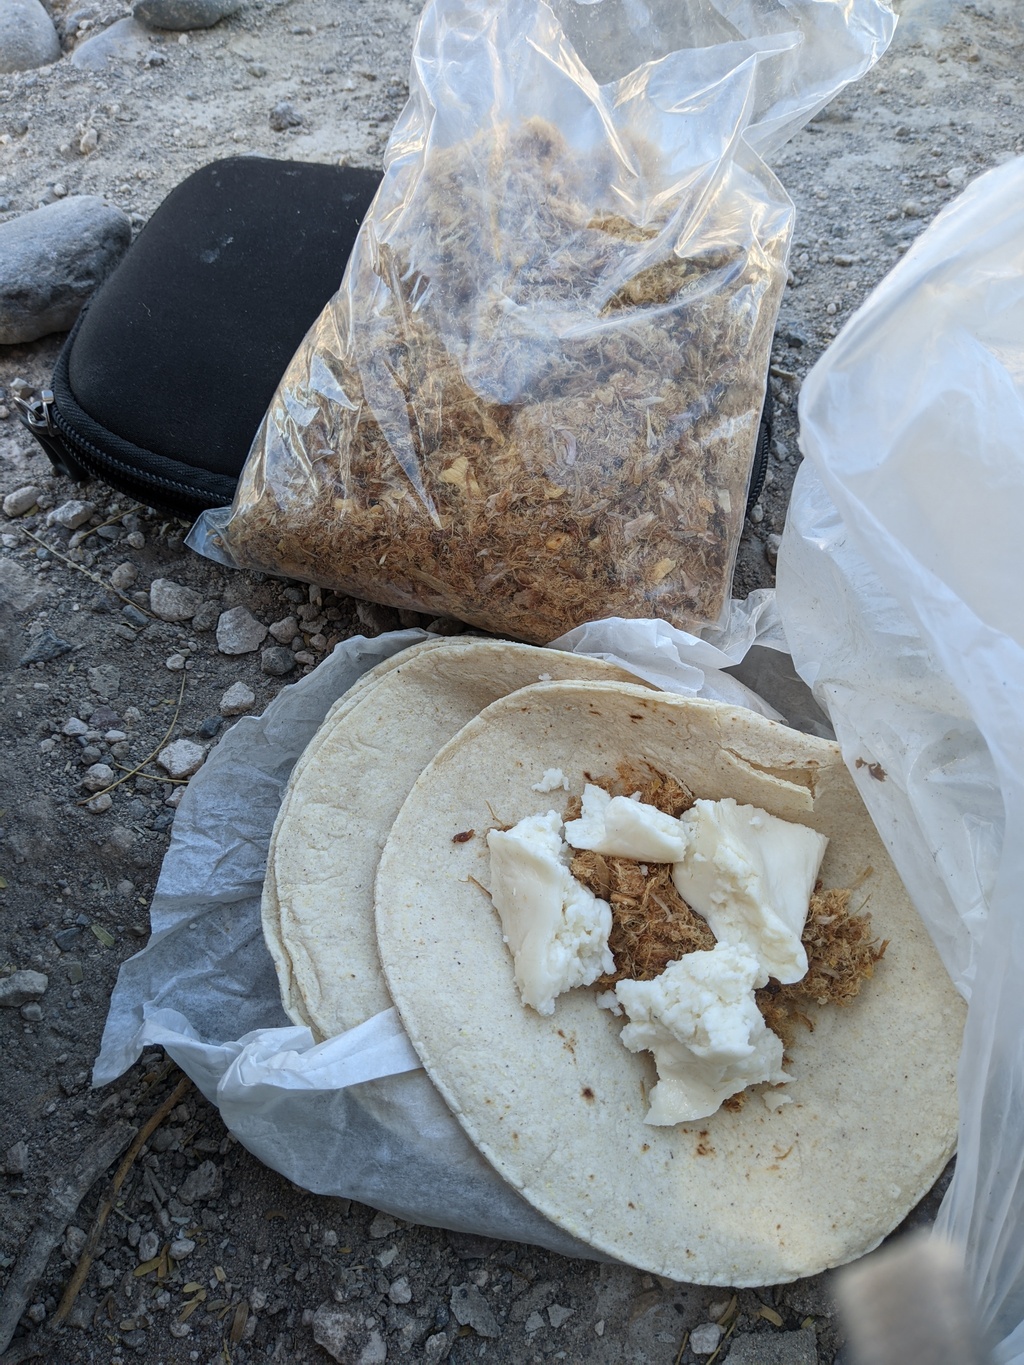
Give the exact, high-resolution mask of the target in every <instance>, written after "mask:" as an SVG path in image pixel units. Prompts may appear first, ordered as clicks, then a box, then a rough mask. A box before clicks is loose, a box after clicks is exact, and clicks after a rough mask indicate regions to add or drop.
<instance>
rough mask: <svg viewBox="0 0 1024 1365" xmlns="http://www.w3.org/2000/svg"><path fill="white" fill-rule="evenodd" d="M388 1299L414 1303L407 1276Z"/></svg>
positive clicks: (399, 1281)
mask: <svg viewBox="0 0 1024 1365" xmlns="http://www.w3.org/2000/svg"><path fill="white" fill-rule="evenodd" d="M25 1008H26V1009H28V1008H30V1007H29V1006H27V1005H26V1007H25ZM35 1008H36V1009H39V1006H38V1005H36V1007H35ZM39 1012H40V1017H41V1016H42V1011H41V1010H40V1011H39ZM388 1298H389V1299H390V1300H391V1302H392V1303H410V1302H411V1301H412V1289H411V1288H410V1286H409V1277H408V1276H407V1275H402V1276H401V1278H400V1279H397V1280H395V1281H394V1283H393V1284H392V1285H391V1287H390V1288H389V1289H388Z"/></svg>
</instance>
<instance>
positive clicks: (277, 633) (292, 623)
mask: <svg viewBox="0 0 1024 1365" xmlns="http://www.w3.org/2000/svg"><path fill="white" fill-rule="evenodd" d="M270 633H271V635H273V637H274V639H275V640H276V641H277V643H278V644H279V645H287V644H290V643H291V640H292V638H293V637H294V636H296V635H298V633H299V623H298V621H297V620H296V619H295V617H294V616H285V617H284V618H283V619H282V620H280V621H275V622H274V623H273V625H272V626H271V627H270Z"/></svg>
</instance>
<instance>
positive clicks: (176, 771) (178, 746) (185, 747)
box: [156, 739, 206, 777]
mask: <svg viewBox="0 0 1024 1365" xmlns="http://www.w3.org/2000/svg"><path fill="white" fill-rule="evenodd" d="M205 757H206V750H205V749H204V748H203V746H202V745H201V744H196V743H195V742H194V741H193V740H191V739H176V740H175V741H174V743H173V744H168V746H167V748H166V749H161V751H160V753H159V754H157V758H156V761H157V762H158V763H159V764H160V766H161V768H163V769H164V771H165V772H166V773H167V774H168V776H170V777H191V776H192V774H193V773H194V772H196V771H197V769H199V768H200V767H202V763H203V759H204V758H205Z"/></svg>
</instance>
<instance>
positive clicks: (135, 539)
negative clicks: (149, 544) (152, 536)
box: [124, 531, 146, 550]
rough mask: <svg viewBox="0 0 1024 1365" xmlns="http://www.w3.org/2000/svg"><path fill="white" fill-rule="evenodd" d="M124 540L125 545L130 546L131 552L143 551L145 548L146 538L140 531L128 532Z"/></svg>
mask: <svg viewBox="0 0 1024 1365" xmlns="http://www.w3.org/2000/svg"><path fill="white" fill-rule="evenodd" d="M124 539H125V544H127V545H130V546H131V547H132V549H133V550H144V549H145V547H146V537H145V536H144V535H143V534H142V532H141V531H129V532H128V534H127V535H126V536H125V538H124Z"/></svg>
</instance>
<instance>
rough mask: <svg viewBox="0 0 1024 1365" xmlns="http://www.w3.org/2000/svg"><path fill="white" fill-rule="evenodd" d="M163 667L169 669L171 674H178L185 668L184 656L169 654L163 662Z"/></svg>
mask: <svg viewBox="0 0 1024 1365" xmlns="http://www.w3.org/2000/svg"><path fill="white" fill-rule="evenodd" d="M164 667H165V668H169V669H170V670H171V672H172V673H180V672H181V670H182V669H183V668H184V667H185V656H184V654H171V655H169V656H168V657H167V658H166V659H165V660H164Z"/></svg>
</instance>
